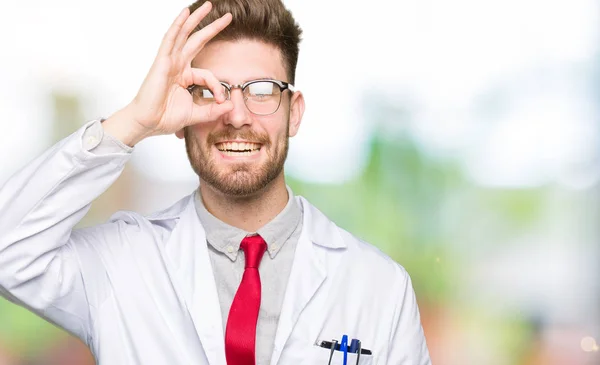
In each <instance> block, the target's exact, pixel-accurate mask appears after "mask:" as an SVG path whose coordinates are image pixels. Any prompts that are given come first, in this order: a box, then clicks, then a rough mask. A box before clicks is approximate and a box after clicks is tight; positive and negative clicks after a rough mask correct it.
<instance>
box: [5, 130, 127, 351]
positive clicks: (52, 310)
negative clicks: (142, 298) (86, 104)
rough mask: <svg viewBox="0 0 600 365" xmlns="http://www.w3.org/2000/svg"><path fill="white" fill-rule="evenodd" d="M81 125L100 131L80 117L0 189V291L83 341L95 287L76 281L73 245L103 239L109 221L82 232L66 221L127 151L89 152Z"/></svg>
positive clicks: (84, 206) (117, 169)
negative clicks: (79, 121) (72, 128)
mask: <svg viewBox="0 0 600 365" xmlns="http://www.w3.org/2000/svg"><path fill="white" fill-rule="evenodd" d="M88 128H90V129H93V128H95V130H96V131H97V132H96V133H100V134H101V133H102V127H101V124H100V121H92V122H89V123H87V124H86V125H84V126H83V127H81V128H80V129H79V130H77V131H76V132H75V133H73V134H72V135H70V136H68V137H67V138H65V139H63V140H62V141H60V142H58V143H57V144H56V145H54V146H53V147H52V148H50V149H49V150H48V151H46V152H45V153H44V154H43V155H41V156H39V157H38V158H36V159H35V160H33V161H32V162H30V163H29V164H28V165H26V166H25V167H24V168H23V169H21V170H20V171H18V172H17V173H16V174H15V175H13V176H12V177H11V178H9V179H8V181H7V182H6V183H5V184H4V185H3V186H2V187H1V188H0V295H1V296H3V297H5V298H7V299H8V300H10V301H12V302H15V303H17V304H19V305H21V306H23V307H26V308H28V309H29V310H31V311H33V312H35V313H36V314H38V315H40V316H41V317H43V318H45V319H47V320H48V321H50V322H52V323H55V324H56V325H58V326H59V327H62V328H64V329H66V330H67V331H69V332H71V333H73V334H74V335H76V336H78V337H79V338H81V339H82V340H83V341H84V342H86V343H89V340H90V337H91V334H92V333H93V331H92V328H91V327H92V325H93V321H92V319H91V310H90V307H94V306H96V305H98V303H97V300H98V299H97V297H95V296H94V295H95V294H93V295H90V293H92V291H93V290H96V289H97V288H94V287H93V286H94V285H95V283H93V282H86V281H85V280H84V279H83V274H82V265H81V260H80V257H79V255H78V252H77V250H79V249H80V247H83V248H85V247H93V246H94V245H102V244H104V243H105V242H107V240H110V236H109V234H110V231H111V229H115V227H111V226H110V225H108V226H106V229H87V230H82V231H81V232H77V231H73V227H74V226H75V225H76V224H77V223H78V222H79V221H80V220H81V219H82V218H83V216H84V215H85V214H86V212H87V211H88V210H89V207H90V204H91V203H92V201H93V200H94V199H96V198H97V197H98V196H99V195H100V194H102V193H103V192H104V191H105V190H106V189H108V187H110V185H111V184H112V183H113V182H114V181H115V180H116V179H117V177H118V176H119V175H120V174H121V172H122V171H123V168H124V165H125V163H126V162H127V161H128V159H129V158H130V156H131V154H130V152H131V151H130V150H127V149H121V150H119V152H114V153H106V154H96V153H92V152H90V149H93V148H94V147H96V146H97V145H98V143H99V142H100V140H101V138H100V139H98V138H96V139H93V138H92V139H88V140H87V141H84V138H83V137H84V135H85V136H88V135H89V134H90V132H89V130H88ZM98 131H100V132H98ZM86 132H87V133H86ZM88 251H89V250H88ZM88 251H86V252H88ZM88 256H89V255H88ZM86 265H91V266H92V267H85V270H86V272H94V271H96V272H97V276H98V277H103V276H105V275H103V273H102V265H101V264H100V260H99V259H98V260H97V261H93V260H92V261H91V260H89V259H87V261H86ZM90 286H91V287H90Z"/></svg>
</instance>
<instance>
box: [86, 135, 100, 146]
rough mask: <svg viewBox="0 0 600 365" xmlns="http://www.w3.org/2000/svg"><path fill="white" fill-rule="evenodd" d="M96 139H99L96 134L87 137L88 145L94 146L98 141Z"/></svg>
mask: <svg viewBox="0 0 600 365" xmlns="http://www.w3.org/2000/svg"><path fill="white" fill-rule="evenodd" d="M96 141H98V139H97V138H96V137H94V136H89V137H88V138H87V139H86V142H87V144H88V146H90V147H91V146H93V145H94V144H95V143H96Z"/></svg>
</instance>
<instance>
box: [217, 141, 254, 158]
mask: <svg viewBox="0 0 600 365" xmlns="http://www.w3.org/2000/svg"><path fill="white" fill-rule="evenodd" d="M215 147H217V149H218V150H219V151H221V152H222V153H223V154H224V155H226V156H252V155H255V154H257V153H258V152H259V151H260V148H261V147H262V145H261V144H260V143H251V142H225V143H217V144H215Z"/></svg>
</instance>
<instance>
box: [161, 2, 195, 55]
mask: <svg viewBox="0 0 600 365" xmlns="http://www.w3.org/2000/svg"><path fill="white" fill-rule="evenodd" d="M189 14H190V9H188V8H187V7H186V8H184V9H183V10H182V11H181V13H179V15H178V16H177V18H175V20H174V21H173V24H171V27H169V29H168V30H167V32H166V33H165V36H164V37H163V41H162V43H161V45H160V47H159V50H158V53H159V54H160V55H168V54H170V53H171V52H172V50H173V47H174V46H175V41H176V39H177V35H178V34H179V32H180V30H181V27H182V26H183V24H184V23H185V20H186V19H187V18H188V16H189Z"/></svg>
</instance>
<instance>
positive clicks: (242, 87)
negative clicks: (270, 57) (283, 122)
mask: <svg viewBox="0 0 600 365" xmlns="http://www.w3.org/2000/svg"><path fill="white" fill-rule="evenodd" d="M265 81H266V82H271V83H273V84H275V85H277V86H279V92H280V94H279V103H278V104H277V108H276V109H275V111H274V112H272V113H268V114H260V113H255V112H253V111H252V110H250V108H249V107H248V104H246V99H247V98H245V97H244V105H245V106H246V109H248V111H250V113H252V114H254V115H261V116H265V115H272V114H275V113H277V111H278V110H279V107H280V106H281V95H283V92H284V91H286V90H289V91H290V92H292V93H293V92H295V91H296V89H295V88H294V85H292V84H290V83H289V82H285V81H280V80H275V79H258V80H251V81H246V82H244V83H243V84H238V85H229V84H228V83H226V82H223V81H219V83H220V84H221V85H223V87H225V88H226V89H227V91H228V95H227V99H226V100H230V99H231V90H233V89H240V90H241V91H242V95H243V94H244V91H245V90H246V88H247V87H248V86H250V85H252V84H256V83H258V82H265ZM198 86H203V85H196V84H192V85H190V86H189V87H187V91H188V92H189V93H190V94H192V93H193V92H194V89H195V88H196V87H198ZM211 92H212V90H211ZM213 94H214V92H213ZM192 95H193V94H192Z"/></svg>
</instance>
